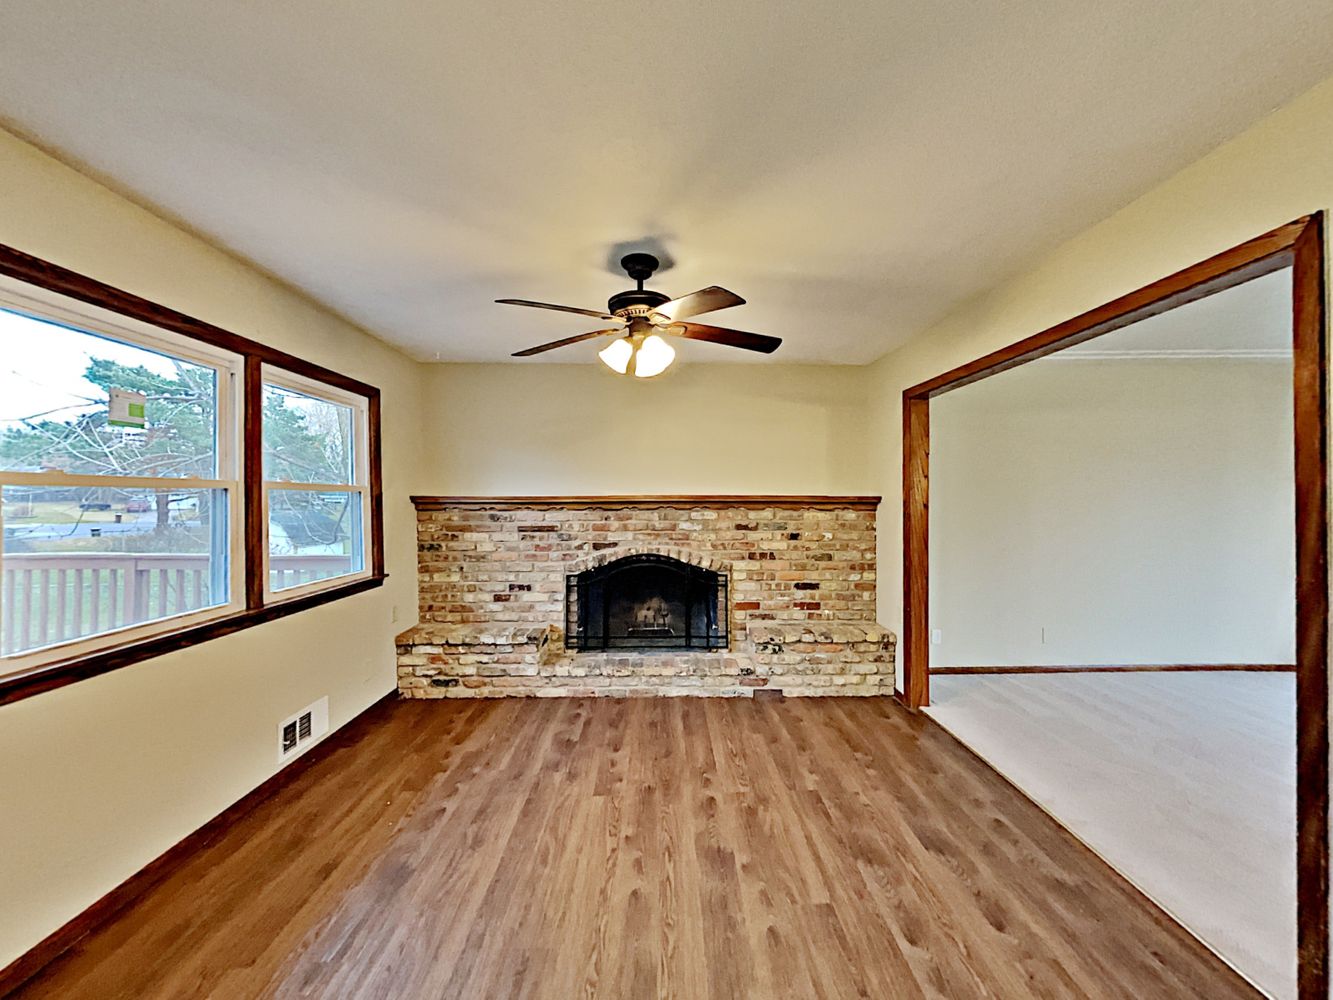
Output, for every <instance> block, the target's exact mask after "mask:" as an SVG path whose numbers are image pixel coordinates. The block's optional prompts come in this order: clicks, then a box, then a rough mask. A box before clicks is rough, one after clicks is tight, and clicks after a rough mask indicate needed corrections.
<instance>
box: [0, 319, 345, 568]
mask: <svg viewBox="0 0 1333 1000" xmlns="http://www.w3.org/2000/svg"><path fill="white" fill-rule="evenodd" d="M0 356H2V357H3V358H4V359H5V360H4V361H3V362H2V363H0V470H9V471H22V472H44V471H50V472H53V473H59V472H64V473H71V474H81V475H109V476H140V477H153V478H159V477H160V478H202V479H211V478H216V476H217V457H216V451H217V448H216V425H217V398H218V387H217V385H216V373H215V372H214V371H213V369H211V368H207V367H205V366H202V365H197V364H192V363H190V362H187V361H183V360H180V359H178V358H171V357H168V356H166V355H162V354H157V353H155V352H153V351H149V350H145V349H143V348H139V347H131V346H129V345H126V344H121V343H119V342H116V341H112V340H109V339H107V338H103V337H99V336H95V335H93V334H89V333H85V332H82V331H77V330H71V329H69V328H67V327H64V326H61V325H58V324H54V323H49V322H46V321H42V320H38V319H34V318H31V317H27V316H22V315H19V314H16V313H11V312H3V311H0ZM113 388H115V389H126V390H130V391H133V392H140V393H144V394H145V396H146V397H147V402H146V406H145V416H146V426H145V427H144V428H142V429H139V428H130V427H118V426H113V425H111V424H110V423H109V422H108V416H109V411H108V405H107V400H108V397H109V390H110V389H113ZM14 404H17V405H18V406H19V410H18V411H14V409H13V405H14ZM24 410H27V411H28V412H23V411H24ZM352 438H353V435H352V411H351V410H350V408H348V407H344V406H337V405H335V404H333V403H329V402H325V401H323V400H318V399H314V398H312V397H309V396H304V395H301V394H299V393H294V392H289V391H287V390H285V389H280V388H278V387H275V386H268V387H266V389H265V393H264V466H265V477H266V478H269V479H278V480H288V481H294V482H305V483H310V482H328V483H342V482H348V481H350V479H351V471H350V469H351V461H352ZM3 499H4V527H5V551H6V552H17V551H46V552H51V551H83V552H88V551H118V552H207V551H209V547H210V543H211V531H210V530H209V525H210V521H211V512H210V510H209V507H210V505H211V504H212V503H213V502H215V501H214V497H213V494H212V493H211V492H210V491H198V490H170V489H168V490H160V491H148V490H142V489H124V488H113V487H61V486H52V487H31V486H26V485H24V486H18V485H10V486H7V487H5V488H4V494H3ZM348 506H349V505H348V504H347V503H346V501H345V496H343V495H338V496H331V497H325V496H324V495H323V494H320V493H308V492H307V493H306V494H305V495H300V494H297V493H295V492H292V493H286V494H284V495H283V504H282V507H283V508H284V509H283V512H282V518H281V519H282V520H283V521H285V522H287V523H286V524H285V525H282V524H280V525H278V528H279V530H278V531H277V532H276V534H279V535H282V536H284V537H286V538H287V539H288V542H289V548H288V551H289V552H292V553H294V552H298V551H300V550H301V549H302V547H303V546H302V543H306V542H313V543H314V544H315V545H317V546H318V548H319V549H320V550H321V551H323V552H328V551H329V548H328V547H329V546H336V545H338V544H339V543H340V542H346V540H347V536H348V534H349V532H348V531H347V530H346V526H345V522H346V521H347V519H348V518H347V514H346V511H347V508H348ZM275 513H276V512H275Z"/></svg>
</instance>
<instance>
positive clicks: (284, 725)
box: [278, 695, 329, 762]
mask: <svg viewBox="0 0 1333 1000" xmlns="http://www.w3.org/2000/svg"><path fill="white" fill-rule="evenodd" d="M328 731H329V698H328V695H325V696H324V697H323V698H321V699H319V701H317V702H315V703H314V704H312V705H307V706H306V707H305V708H303V709H301V711H299V712H297V713H296V714H295V715H289V716H288V717H287V718H285V719H283V720H282V721H281V722H279V723H278V761H279V762H282V761H286V760H290V759H291V758H293V757H295V756H297V755H298V754H301V753H304V752H305V751H306V749H307V748H308V747H310V746H311V745H312V744H314V743H315V742H316V741H317V740H318V739H319V738H320V737H321V736H323V735H324V734H325V733H327V732H328Z"/></svg>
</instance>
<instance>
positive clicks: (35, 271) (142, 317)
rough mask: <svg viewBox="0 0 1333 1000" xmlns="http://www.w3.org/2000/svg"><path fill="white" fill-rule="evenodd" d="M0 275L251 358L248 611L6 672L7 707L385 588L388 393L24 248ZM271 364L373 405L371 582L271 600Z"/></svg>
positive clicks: (246, 444)
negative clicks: (265, 379) (267, 485)
mask: <svg viewBox="0 0 1333 1000" xmlns="http://www.w3.org/2000/svg"><path fill="white" fill-rule="evenodd" d="M0 274H3V275H5V276H7V277H10V278H15V279H17V280H19V281H23V282H26V283H27V284H30V285H34V286H36V287H38V288H42V289H45V290H46V291H49V292H56V293H58V294H60V295H66V296H68V297H69V298H71V299H76V300H78V301H80V302H85V303H87V304H88V305H91V306H96V307H98V308H100V309H106V310H109V311H111V312H115V313H119V314H120V315H122V316H127V317H129V318H131V319H135V320H139V321H141V322H144V323H149V324H151V325H153V326H157V327H160V328H162V329H164V330H169V331H171V332H173V333H177V334H181V335H182V336H185V337H189V338H190V339H192V340H198V341H200V342H202V343H205V344H209V345H210V346H213V347H217V348H220V349H222V350H224V351H230V352H232V353H233V354H238V355H240V356H241V357H242V359H243V360H244V379H245V382H244V385H243V386H242V394H241V395H242V399H243V408H242V409H243V412H242V429H241V442H240V445H241V464H242V469H241V487H240V488H241V492H242V494H243V495H244V497H245V518H244V523H243V525H242V531H243V534H244V538H243V548H244V551H245V584H244V597H245V605H246V606H245V608H244V610H242V611H238V612H236V613H234V614H229V615H225V616H223V617H221V618H217V619H214V620H212V621H209V622H205V623H203V624H200V625H193V626H189V627H187V628H182V629H179V630H177V631H174V632H167V633H164V634H158V635H153V636H149V637H146V638H138V639H130V640H124V639H120V640H117V639H116V638H115V636H109V637H108V643H107V646H106V647H105V648H102V649H98V650H95V651H93V652H90V653H82V654H80V655H78V656H72V657H70V658H68V659H63V660H56V661H54V662H50V663H44V664H40V665H37V666H32V667H26V668H23V669H21V670H18V671H15V672H13V673H9V674H2V675H0V705H4V704H8V703H10V702H14V701H19V700H21V699H23V698H30V697H32V696H33V695H36V694H41V693H43V692H45V691H51V690H54V689H56V688H58V687H63V686H65V685H66V684H72V683H74V682H75V681H79V680H83V679H84V678H87V677H95V676H97V675H99V674H104V673H107V672H108V671H111V670H116V669H118V668H120V667H125V666H129V665H130V664H132V663H138V662H141V661H143V660H147V659H151V658H152V657H155V656H161V655H163V654H164V653H170V652H174V651H176V650H180V649H185V648H188V647H190V646H194V645H197V644H199V643H201V642H207V641H208V640H209V639H215V638H218V637H219V636H223V635H230V634H231V633H233V632H239V631H241V630H242V629H246V628H252V627H253V626H255V625H262V624H264V623H265V622H270V621H273V620H275V619H277V618H284V617H286V616H288V615H292V614H297V613H298V612H301V611H305V610H308V609H310V608H314V607H318V606H319V605H321V604H327V603H329V602H330V601H335V600H339V599H341V598H343V597H350V596H352V595H353V594H359V593H362V592H364V591H367V590H370V589H373V588H375V587H378V586H380V585H381V584H382V583H383V582H384V580H385V578H386V575H385V572H384V489H383V475H382V470H381V466H380V462H381V442H380V391H379V389H378V388H376V387H375V386H373V385H370V384H369V383H366V382H362V381H360V380H358V379H354V378H351V377H349V376H347V375H342V374H340V373H338V372H335V371H333V370H332V369H329V368H325V367H323V366H322V365H317V364H314V363H313V362H310V361H306V360H304V359H302V358H298V357H296V356H295V355H293V354H288V353H287V352H286V351H281V350H278V349H277V348H274V347H270V346H268V345H267V344H261V343H259V342H258V341H256V340H251V339H249V338H248V337H242V336H240V335H239V334H235V333H231V332H229V331H227V330H224V329H222V328H221V327H217V326H214V325H212V324H211V323H205V322H204V321H203V320H199V319H195V318H194V317H192V316H187V315H185V314H184V313H181V312H177V311H176V310H174V309H170V308H168V307H167V306H162V305H158V304H157V303H156V302H150V301H149V300H148V299H145V298H142V297H140V296H138V295H134V294H132V293H130V292H126V291H123V290H121V289H119V288H115V287H113V286H111V285H108V284H106V283H104V282H101V281H97V280H96V279H94V278H89V277H87V276H86V275H82V274H79V273H77V272H75V271H71V270H69V269H68V268H64V267H61V266H60V265H59V264H53V263H51V262H50V261H45V260H42V259H40V258H38V257H34V256H32V255H31V254H26V253H24V252H22V251H21V250H16V249H14V248H13V247H8V246H4V245H3V244H0ZM265 364H267V365H272V366H274V367H276V368H282V369H285V370H286V371H289V372H293V373H295V374H297V375H303V376H305V377H306V378H309V379H313V380H315V381H317V382H323V383H325V384H327V385H330V386H333V387H336V388H338V389H342V390H344V391H345V392H349V393H352V394H354V395H358V396H364V397H365V398H366V400H367V405H366V413H367V420H366V423H367V427H366V431H367V437H368V439H369V440H368V465H369V480H370V481H369V482H368V483H367V484H366V488H367V490H368V491H369V493H370V546H369V548H370V563H369V570H370V572H369V576H364V577H358V578H356V579H355V580H351V581H349V582H347V583H345V584H341V585H332V586H330V587H328V588H327V589H325V590H320V591H316V592H314V593H309V594H304V595H301V596H297V597H289V598H277V599H274V600H272V601H270V602H269V603H267V604H265V602H264V586H263V573H264V571H265V565H266V561H265V558H264V557H265V553H264V551H263V545H264V536H263V527H264V526H263V523H262V520H261V519H262V516H263V505H262V503H259V502H257V501H259V500H260V499H261V494H262V490H263V469H262V440H261V427H260V422H259V420H258V419H256V418H257V417H258V416H259V414H260V413H261V412H262V408H261V405H260V404H261V399H262V397H261V392H262V389H261V379H260V366H261V365H265Z"/></svg>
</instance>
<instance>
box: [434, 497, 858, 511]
mask: <svg viewBox="0 0 1333 1000" xmlns="http://www.w3.org/2000/svg"><path fill="white" fill-rule="evenodd" d="M880 499H881V498H880V497H876V496H798V495H767V494H758V493H749V494H737V495H735V496H728V495H722V494H697V495H694V494H678V495H672V494H663V495H625V496H532V497H517V496H496V497H434V496H414V497H412V504H413V506H415V507H416V509H417V510H450V509H456V508H459V507H465V508H471V509H487V510H578V509H586V508H599V507H607V508H626V507H629V508H648V507H719V508H726V507H741V508H746V509H762V508H765V507H773V508H778V509H784V510H798V509H814V510H874V509H875V508H876V507H878V506H879V503H880Z"/></svg>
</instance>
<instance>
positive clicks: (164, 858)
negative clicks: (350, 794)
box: [0, 690, 398, 1000]
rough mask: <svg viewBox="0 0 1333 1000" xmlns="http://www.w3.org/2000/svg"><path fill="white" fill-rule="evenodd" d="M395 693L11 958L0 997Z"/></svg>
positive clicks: (326, 751)
mask: <svg viewBox="0 0 1333 1000" xmlns="http://www.w3.org/2000/svg"><path fill="white" fill-rule="evenodd" d="M397 697H398V692H397V691H396V690H395V691H390V692H389V693H388V694H386V695H385V696H384V697H382V698H380V699H379V700H378V701H375V702H374V703H372V704H370V705H368V706H367V707H366V708H365V709H364V710H362V711H361V712H359V713H358V714H357V715H355V716H353V717H352V718H351V719H349V720H348V721H347V722H346V723H344V724H343V725H342V726H340V727H339V728H338V729H337V730H336V731H334V732H332V733H330V734H329V735H328V736H327V737H326V738H325V739H323V740H322V741H320V742H319V743H317V744H315V746H313V747H311V748H310V749H309V750H308V751H307V752H306V753H304V754H302V755H301V756H300V757H297V758H296V759H295V760H294V761H292V762H291V763H290V764H288V765H287V766H286V767H284V768H283V769H282V770H281V771H278V772H277V773H276V774H274V775H272V776H271V777H270V778H268V779H267V780H266V781H264V782H263V783H262V784H260V785H259V786H258V787H256V788H254V789H252V790H251V791H249V792H247V793H246V794H245V795H243V796H242V797H241V798H240V799H238V800H237V801H236V802H233V803H232V804H231V805H230V806H228V807H227V808H226V809H224V810H222V812H220V813H218V814H217V815H216V816H214V817H213V818H212V819H210V820H209V821H208V822H207V823H205V824H204V825H203V826H201V827H200V828H199V829H197V830H195V831H194V832H193V833H191V834H189V835H188V836H187V837H186V838H185V839H184V840H182V841H180V842H179V843H178V844H176V845H175V846H173V847H170V848H168V849H167V850H166V852H165V853H163V854H161V855H159V856H158V857H156V858H154V859H153V860H152V861H150V862H148V864H146V865H144V867H143V868H141V869H139V870H138V871H137V872H135V873H134V874H133V875H131V876H130V877H129V878H128V879H126V880H125V881H124V882H122V883H121V884H120V885H118V886H116V887H115V888H114V889H112V890H111V891H110V892H108V893H107V894H106V895H105V896H103V897H102V898H101V899H99V900H97V901H96V902H95V903H93V904H92V905H91V906H89V907H88V908H87V909H86V910H84V911H83V912H82V913H79V914H77V915H76V916H74V917H73V918H71V919H70V920H69V921H68V922H67V923H65V924H64V925H63V926H61V927H58V928H57V929H56V930H54V931H52V932H51V933H50V934H48V935H47V936H46V937H45V938H43V939H42V940H41V941H39V942H38V943H37V944H35V945H33V946H32V947H31V948H29V949H28V950H27V951H26V952H24V953H23V954H22V955H20V956H19V957H18V958H16V959H14V961H12V962H10V963H9V965H7V966H5V967H4V968H3V969H0V1000H2V998H4V997H6V996H8V995H9V994H10V993H12V992H14V991H15V990H17V989H18V988H19V987H20V986H22V985H23V984H24V983H26V982H28V981H29V980H30V979H32V978H33V977H34V976H36V975H37V974H38V973H39V972H41V971H42V969H44V968H45V967H46V966H47V965H50V964H51V963H52V962H54V961H55V960H56V959H58V958H59V957H60V956H61V955H63V954H64V953H65V952H67V951H69V950H70V949H71V948H73V947H74V946H75V945H76V944H78V943H79V941H80V940H81V939H82V938H84V937H86V936H87V935H88V934H90V933H91V932H92V931H94V930H96V929H97V928H98V927H100V926H102V925H103V924H105V923H107V922H108V921H110V920H111V919H112V918H114V917H115V916H116V915H117V914H119V913H120V912H122V911H123V910H125V909H126V908H127V907H129V906H130V905H132V904H133V903H134V902H135V901H136V900H138V899H139V898H140V897H142V896H143V895H144V894H145V893H147V892H148V891H150V890H151V889H153V888H154V887H156V886H158V885H160V884H161V883H162V882H164V881H165V880H166V879H167V878H168V877H169V876H170V875H172V874H173V873H174V872H176V870H177V869H179V868H180V867H181V865H183V864H184V863H185V862H186V861H188V860H189V859H190V858H191V857H193V856H194V855H195V854H197V853H199V852H200V851H202V850H203V849H205V848H207V847H209V846H211V845H213V844H214V843H216V842H217V841H218V840H219V839H220V838H221V837H222V836H223V835H224V834H226V832H227V831H228V830H229V829H230V828H231V827H232V826H234V825H235V824H236V823H237V822H238V821H239V820H241V819H242V818H243V817H245V816H246V815H247V814H248V813H250V812H251V811H253V810H254V809H255V807H256V806H259V805H261V804H262V803H264V802H265V801H266V800H268V799H270V798H272V797H273V796H274V795H275V794H276V793H277V792H279V791H281V790H282V789H283V788H284V787H286V786H287V785H289V784H291V783H292V782H293V781H294V780H295V779H297V778H298V777H300V776H301V775H302V774H304V773H305V772H306V771H308V770H309V769H310V768H311V767H312V766H313V765H315V764H317V763H318V762H319V761H321V760H323V759H324V758H326V757H328V756H329V755H330V754H331V753H333V752H334V751H335V750H338V749H340V748H342V747H345V746H347V745H348V744H349V743H350V742H352V741H354V734H351V733H350V731H351V729H352V724H353V723H354V722H356V721H358V720H363V719H365V718H366V716H367V715H369V714H370V713H372V712H374V711H375V710H377V709H379V708H381V707H382V706H384V705H386V704H387V703H388V702H391V701H394V700H396V699H397ZM349 736H352V737H353V739H349Z"/></svg>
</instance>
